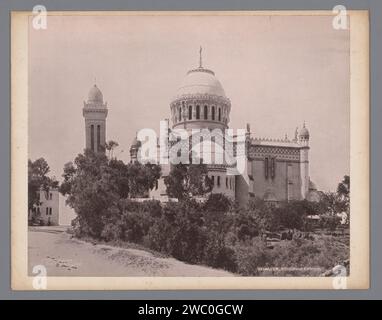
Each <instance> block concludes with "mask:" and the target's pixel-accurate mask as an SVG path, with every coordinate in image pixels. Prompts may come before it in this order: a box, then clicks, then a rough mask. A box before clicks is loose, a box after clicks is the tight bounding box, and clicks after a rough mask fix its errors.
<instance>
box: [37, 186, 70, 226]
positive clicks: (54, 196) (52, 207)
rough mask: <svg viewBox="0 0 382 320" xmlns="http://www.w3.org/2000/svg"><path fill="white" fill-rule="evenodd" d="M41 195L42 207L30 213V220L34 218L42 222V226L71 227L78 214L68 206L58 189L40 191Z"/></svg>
mask: <svg viewBox="0 0 382 320" xmlns="http://www.w3.org/2000/svg"><path fill="white" fill-rule="evenodd" d="M39 194H40V205H39V206H36V207H35V208H33V210H32V212H30V213H29V220H31V219H32V216H34V217H36V220H37V221H41V224H42V225H50V226H58V225H70V223H71V221H72V220H73V219H74V218H75V217H76V214H75V212H74V210H73V209H72V208H70V207H69V206H68V205H66V197H65V196H63V195H62V194H61V193H60V192H59V191H58V189H51V190H49V191H45V190H40V193H39Z"/></svg>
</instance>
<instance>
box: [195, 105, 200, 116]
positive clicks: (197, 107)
mask: <svg viewBox="0 0 382 320" xmlns="http://www.w3.org/2000/svg"><path fill="white" fill-rule="evenodd" d="M196 119H200V106H196Z"/></svg>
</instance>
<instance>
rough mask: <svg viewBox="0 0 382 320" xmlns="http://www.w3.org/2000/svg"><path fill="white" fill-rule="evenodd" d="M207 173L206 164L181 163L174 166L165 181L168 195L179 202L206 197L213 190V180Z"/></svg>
mask: <svg viewBox="0 0 382 320" xmlns="http://www.w3.org/2000/svg"><path fill="white" fill-rule="evenodd" d="M207 172H208V171H207V166H206V165H205V164H189V165H185V164H182V163H179V164H176V165H174V166H172V167H171V171H170V174H169V175H168V176H166V177H165V179H164V183H165V185H166V188H167V194H168V195H169V196H170V197H172V198H177V199H179V200H184V199H190V198H192V197H195V196H203V195H205V194H206V193H208V192H210V191H211V190H212V180H211V178H209V177H208V175H207Z"/></svg>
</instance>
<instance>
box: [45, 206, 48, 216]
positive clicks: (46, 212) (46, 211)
mask: <svg viewBox="0 0 382 320" xmlns="http://www.w3.org/2000/svg"><path fill="white" fill-rule="evenodd" d="M48 214H49V208H48V207H46V208H45V215H48Z"/></svg>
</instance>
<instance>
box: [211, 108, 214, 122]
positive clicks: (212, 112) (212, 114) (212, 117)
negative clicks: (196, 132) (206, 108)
mask: <svg viewBox="0 0 382 320" xmlns="http://www.w3.org/2000/svg"><path fill="white" fill-rule="evenodd" d="M211 119H212V120H215V107H214V106H212V109H211Z"/></svg>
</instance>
